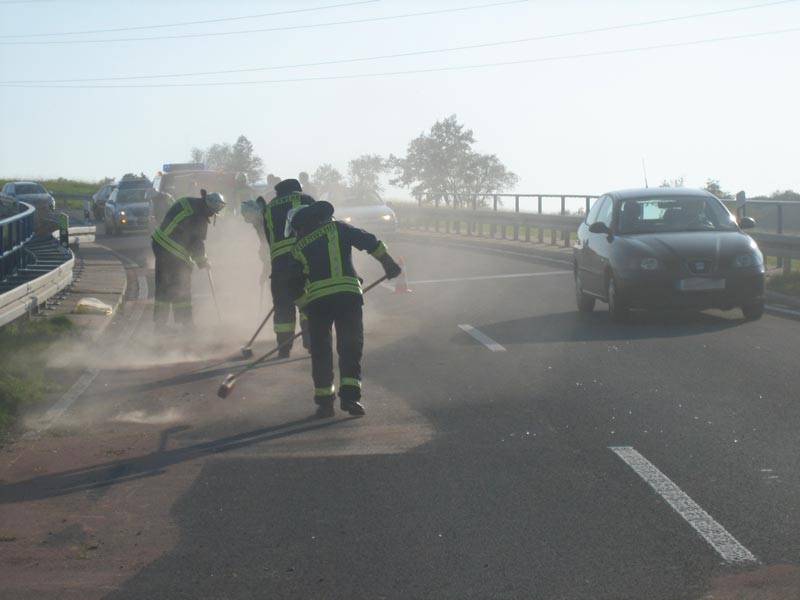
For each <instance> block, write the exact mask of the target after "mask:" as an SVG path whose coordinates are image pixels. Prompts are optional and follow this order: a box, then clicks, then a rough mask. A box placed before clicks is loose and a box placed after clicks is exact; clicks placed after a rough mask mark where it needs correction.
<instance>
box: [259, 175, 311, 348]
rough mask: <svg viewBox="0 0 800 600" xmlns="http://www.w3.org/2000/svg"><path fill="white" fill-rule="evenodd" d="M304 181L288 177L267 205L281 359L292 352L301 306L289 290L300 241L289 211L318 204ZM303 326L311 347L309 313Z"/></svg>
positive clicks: (275, 323) (266, 228)
mask: <svg viewBox="0 0 800 600" xmlns="http://www.w3.org/2000/svg"><path fill="white" fill-rule="evenodd" d="M302 192H303V189H302V187H301V186H300V182H299V181H297V180H296V179H285V180H283V181H281V182H279V183H278V184H276V185H275V198H273V199H272V200H271V201H270V202H269V203H268V204H267V205H266V206H265V208H264V233H265V234H266V238H267V243H268V244H269V253H270V260H271V274H270V291H271V292H272V305H273V307H274V308H275V316H274V317H273V321H272V324H273V329H274V331H275V336H276V337H277V339H278V345H279V346H281V349H280V351H279V353H278V356H279V357H280V358H287V357H288V356H289V355H290V354H291V351H292V342H291V340H292V338H293V337H294V331H295V325H296V321H297V308H296V307H295V303H294V298H293V297H292V294H291V293H290V291H289V275H290V267H291V263H292V247H293V246H294V243H295V241H296V238H295V236H294V232H293V231H291V229H290V228H289V227H287V226H286V225H287V220H286V217H287V215H288V214H289V211H291V210H296V209H298V208H300V207H302V206H309V205H311V204H313V203H314V198H312V197H311V196H308V195H306V194H303V193H302ZM300 328H301V331H302V332H303V346H304V347H306V348H308V346H309V342H308V324H307V322H306V320H305V315H303V314H302V313H301V315H300Z"/></svg>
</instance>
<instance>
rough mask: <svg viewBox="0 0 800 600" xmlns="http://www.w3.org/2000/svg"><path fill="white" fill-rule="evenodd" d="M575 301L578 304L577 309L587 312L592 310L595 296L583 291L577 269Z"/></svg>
mask: <svg viewBox="0 0 800 600" xmlns="http://www.w3.org/2000/svg"><path fill="white" fill-rule="evenodd" d="M575 303H576V304H577V305H578V311H580V312H584V313H587V312H592V311H593V310H594V303H595V298H594V296H589V295H587V294H585V293H584V291H583V282H582V281H581V276H580V274H579V273H578V272H577V271H576V272H575Z"/></svg>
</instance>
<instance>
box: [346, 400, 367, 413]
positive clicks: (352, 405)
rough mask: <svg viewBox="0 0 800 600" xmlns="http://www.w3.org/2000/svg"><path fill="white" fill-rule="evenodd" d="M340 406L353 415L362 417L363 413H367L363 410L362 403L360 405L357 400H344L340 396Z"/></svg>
mask: <svg viewBox="0 0 800 600" xmlns="http://www.w3.org/2000/svg"><path fill="white" fill-rule="evenodd" d="M340 406H341V407H342V410H343V411H345V412H346V413H350V414H351V415H353V416H354V417H363V416H364V415H365V414H367V412H366V411H365V410H364V405H362V404H361V402H359V401H358V400H345V399H344V398H342V400H341V402H340Z"/></svg>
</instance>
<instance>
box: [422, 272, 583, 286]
mask: <svg viewBox="0 0 800 600" xmlns="http://www.w3.org/2000/svg"><path fill="white" fill-rule="evenodd" d="M541 275H572V271H541V272H539V273H509V274H507V275H476V276H475V277H453V278H450V279H421V280H419V281H409V282H408V285H419V284H421V283H457V282H459V281H482V280H484V279H514V278H516V277H539V276H541Z"/></svg>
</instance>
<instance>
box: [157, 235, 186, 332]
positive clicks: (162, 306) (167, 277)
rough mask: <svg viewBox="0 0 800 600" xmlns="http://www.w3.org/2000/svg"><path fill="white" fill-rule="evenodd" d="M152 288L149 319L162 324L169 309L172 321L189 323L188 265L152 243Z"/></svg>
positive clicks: (166, 318) (166, 317) (165, 320)
mask: <svg viewBox="0 0 800 600" xmlns="http://www.w3.org/2000/svg"><path fill="white" fill-rule="evenodd" d="M153 254H155V257H156V274H155V280H156V290H155V305H154V307H153V320H154V321H155V322H156V323H157V324H163V323H166V322H167V321H168V320H169V313H170V310H172V313H173V316H174V318H175V322H176V323H181V324H190V323H191V322H192V267H191V265H190V264H188V263H186V262H184V261H183V260H181V259H179V258H177V257H176V256H174V255H173V254H172V253H170V252H168V251H167V250H165V249H164V248H162V247H161V246H160V245H158V244H157V243H155V242H153Z"/></svg>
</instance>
